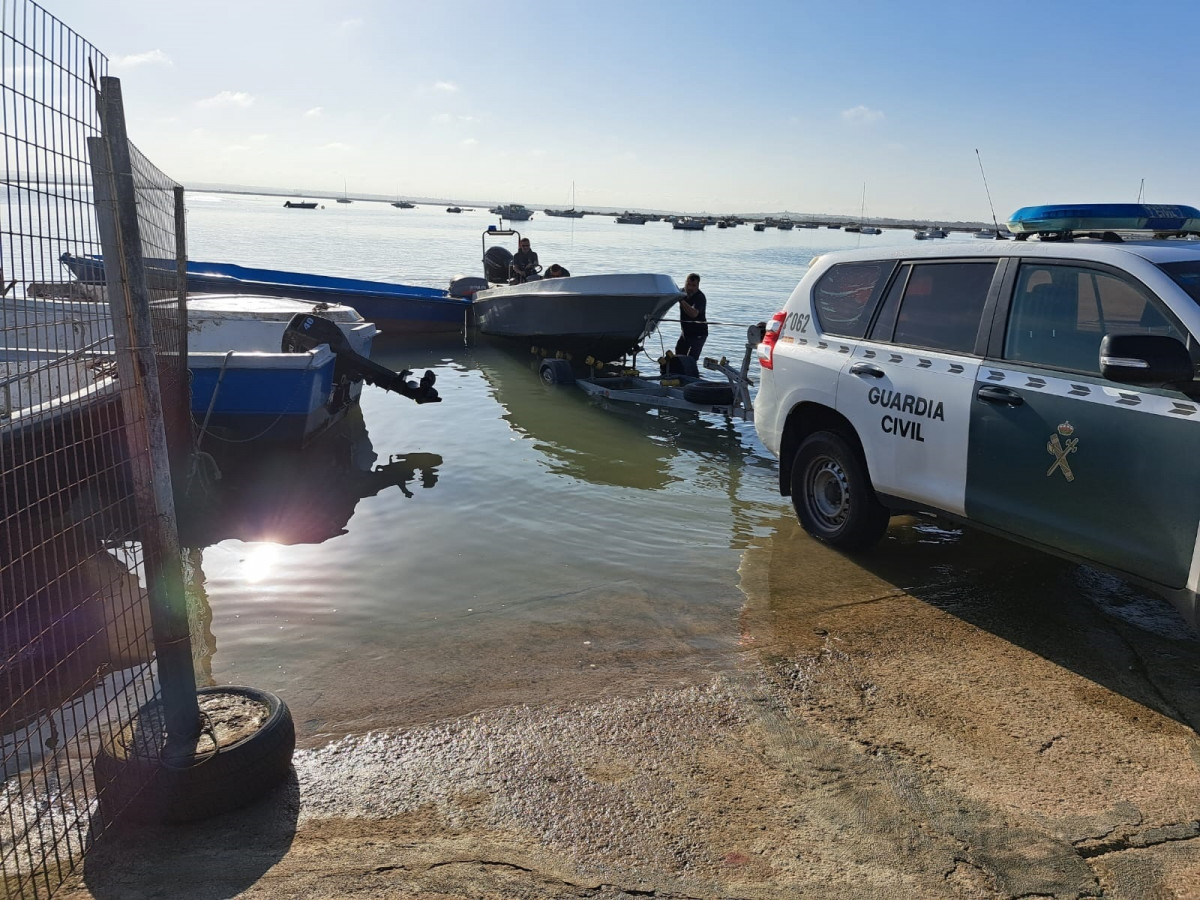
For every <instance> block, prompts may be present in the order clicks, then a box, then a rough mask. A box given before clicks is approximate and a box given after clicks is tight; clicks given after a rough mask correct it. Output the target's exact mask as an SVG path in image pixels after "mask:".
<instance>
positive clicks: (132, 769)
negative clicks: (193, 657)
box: [93, 686, 296, 823]
mask: <svg viewBox="0 0 1200 900" xmlns="http://www.w3.org/2000/svg"><path fill="white" fill-rule="evenodd" d="M196 694H197V701H198V702H199V705H200V710H201V712H202V713H204V714H206V715H207V716H208V718H209V719H210V721H211V720H212V719H219V720H220V721H219V722H218V723H216V730H217V733H218V734H220V733H221V728H220V726H221V724H224V725H225V726H227V728H228V729H229V731H230V734H231V735H232V737H231V739H230V740H229V742H228V743H221V744H220V746H219V748H218V749H217V750H215V751H210V752H205V751H203V750H202V751H200V752H197V753H194V754H192V755H190V756H189V757H188V758H186V759H183V760H179V759H175V760H171V761H166V760H163V759H160V758H159V756H158V753H157V750H156V747H157V741H156V740H154V739H153V738H152V737H151V735H152V734H154V733H156V732H157V731H159V730H160V729H161V720H162V705H161V703H160V702H159V701H157V700H155V701H152V702H151V703H148V704H146V705H145V706H143V707H142V708H141V709H140V710H138V712H137V714H136V715H135V716H134V718H133V720H132V722H130V723H128V724H126V726H125V727H124V728H122V729H121V731H120V732H118V733H116V734H114V735H111V736H109V737H108V738H106V739H105V740H103V741H102V742H101V744H100V750H99V752H98V753H97V755H96V758H95V760H94V761H93V772H94V775H95V780H96V789H97V792H98V795H99V800H100V808H101V813H102V815H103V817H104V819H105V820H107V821H112V820H113V819H115V818H116V817H117V816H120V817H121V818H122V819H124V820H127V821H134V822H141V823H163V822H190V821H195V820H198V819H206V818H209V817H210V816H215V815H218V814H219V813H224V812H228V811H230V810H233V809H238V808H240V807H242V806H246V805H248V804H250V803H252V802H253V801H255V800H257V799H259V798H260V797H262V796H263V795H264V794H266V793H267V792H268V791H270V790H271V789H273V788H274V787H275V786H276V785H277V784H279V783H280V782H282V781H283V780H284V778H286V777H287V774H288V772H289V771H290V769H291V764H292V753H293V752H294V751H295V748H296V726H295V723H294V722H293V721H292V714H291V711H290V710H289V709H288V708H287V704H285V703H284V702H283V701H282V700H281V699H279V697H277V696H275V695H274V694H272V693H269V692H267V691H260V690H257V689H255V688H248V687H232V686H223V687H209V688H200V689H199V690H198V691H197V692H196ZM139 729H144V730H145V731H146V734H145V735H143V736H139V734H138V731H139ZM210 746H211V745H210Z"/></svg>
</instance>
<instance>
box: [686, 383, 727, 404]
mask: <svg viewBox="0 0 1200 900" xmlns="http://www.w3.org/2000/svg"><path fill="white" fill-rule="evenodd" d="M683 399H684V400H686V401H688V403H698V404H700V405H701V406H729V405H731V404H732V403H733V385H731V384H730V383H729V382H728V381H693V382H691V383H690V384H685V385H684V386H683Z"/></svg>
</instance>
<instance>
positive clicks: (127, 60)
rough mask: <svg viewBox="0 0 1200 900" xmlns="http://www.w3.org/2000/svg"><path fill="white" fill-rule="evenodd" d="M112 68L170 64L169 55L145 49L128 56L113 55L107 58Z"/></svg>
mask: <svg viewBox="0 0 1200 900" xmlns="http://www.w3.org/2000/svg"><path fill="white" fill-rule="evenodd" d="M109 63H110V64H111V65H112V67H113V68H114V69H136V68H137V67H138V66H171V65H174V63H172V62H171V57H169V56H167V54H165V53H163V52H162V51H161V50H147V51H146V52H145V53H134V54H131V55H130V56H114V57H113V58H112V59H110V60H109Z"/></svg>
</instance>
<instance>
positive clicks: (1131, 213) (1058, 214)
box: [1008, 203, 1200, 234]
mask: <svg viewBox="0 0 1200 900" xmlns="http://www.w3.org/2000/svg"><path fill="white" fill-rule="evenodd" d="M1008 230H1009V231H1011V232H1012V233H1013V234H1045V233H1055V232H1064V231H1195V232H1200V209H1196V208H1195V207H1194V206H1160V205H1158V204H1153V203H1072V204H1061V205H1057V206H1025V207H1022V208H1021V209H1018V210H1017V211H1016V212H1015V213H1013V214H1012V218H1011V219H1009V221H1008Z"/></svg>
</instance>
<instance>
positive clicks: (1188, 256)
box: [755, 204, 1200, 627]
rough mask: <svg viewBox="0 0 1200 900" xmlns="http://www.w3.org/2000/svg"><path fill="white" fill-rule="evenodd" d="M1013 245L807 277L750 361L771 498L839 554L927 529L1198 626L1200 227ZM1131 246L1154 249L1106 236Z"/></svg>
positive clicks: (1170, 221)
mask: <svg viewBox="0 0 1200 900" xmlns="http://www.w3.org/2000/svg"><path fill="white" fill-rule="evenodd" d="M1137 211H1141V215H1140V216H1139V215H1136V214H1135V213H1136V212H1137ZM1009 227H1010V229H1011V230H1013V231H1014V232H1015V233H1017V235H1018V237H1019V238H1022V239H1020V240H1017V241H986V242H985V241H980V240H975V241H970V242H968V241H955V242H943V241H938V242H936V244H933V245H930V244H921V245H918V246H916V247H894V248H884V249H873V250H855V251H846V252H839V253H830V254H828V255H825V256H820V257H818V258H817V259H815V260H813V262H812V265H811V267H810V268H809V270H808V273H807V274H806V275H805V276H804V278H803V280H801V282H800V284H799V285H798V286H797V288H796V289H795V291H793V292H792V295H791V297H789V298H788V301H787V304H786V306H785V307H784V309H783V311H782V312H779V313H777V314H776V315H775V317H774V319H773V320H772V321H771V322H770V323H769V325H768V328H767V334H766V337H765V339H764V340H763V342H762V343H761V344H760V345H759V348H758V355H759V361H760V364H761V367H762V373H761V374H762V378H761V384H760V387H759V392H758V396H757V398H756V400H755V426H756V428H757V430H758V433H759V436H760V437H761V438H762V440H763V442H764V443H765V444H766V446H767V447H768V448H769V449H770V450H771V452H773V453H774V454H775V455H776V456H778V457H779V460H780V466H779V489H780V492H781V493H782V494H784V495H790V496H791V498H792V503H793V505H794V506H795V509H796V513H797V515H798V517H799V519H800V522H801V524H803V526H804V527H805V528H806V529H807V530H808V531H809V532H810V533H811V534H812V535H814V536H815V537H817V538H818V539H820V540H822V541H825V542H826V543H829V544H831V545H833V546H835V547H839V548H842V549H845V550H860V549H864V548H866V547H868V546H870V545H872V544H874V543H875V542H876V541H877V540H878V539H879V538H880V537H881V536H882V535H883V533H884V531H885V530H886V528H887V525H888V519H889V517H890V516H891V515H892V514H893V513H897V512H913V511H916V512H922V511H923V512H931V513H935V514H939V515H943V516H947V517H949V518H951V519H956V520H959V521H962V522H966V523H969V524H971V525H975V526H978V527H981V528H985V529H987V530H990V531H992V532H995V533H997V534H1000V535H1003V536H1006V537H1009V538H1013V539H1016V540H1019V541H1022V542H1025V543H1030V544H1033V545H1035V546H1038V547H1041V548H1044V549H1046V550H1048V551H1051V552H1053V553H1057V554H1059V555H1062V556H1065V557H1068V558H1071V559H1076V560H1079V561H1084V562H1088V563H1093V564H1096V565H1099V566H1101V567H1104V568H1107V569H1110V570H1112V571H1114V572H1117V573H1119V574H1121V575H1123V576H1126V577H1128V578H1129V579H1131V580H1133V581H1136V582H1138V583H1142V584H1145V585H1147V586H1149V587H1150V588H1152V589H1154V590H1156V591H1158V592H1159V593H1162V594H1164V595H1166V596H1167V597H1168V598H1169V599H1171V600H1172V602H1174V603H1175V605H1176V606H1177V607H1178V608H1179V609H1180V610H1181V612H1183V614H1184V616H1185V618H1186V619H1187V620H1188V621H1189V623H1190V624H1191V625H1192V626H1193V627H1197V625H1198V619H1197V613H1198V607H1197V600H1196V597H1197V591H1198V589H1200V379H1198V378H1197V372H1198V369H1197V364H1198V363H1200V341H1198V338H1200V241H1197V240H1194V239H1189V238H1191V237H1192V236H1193V233H1195V232H1198V231H1200V211H1197V210H1194V209H1191V208H1190V207H1166V208H1164V207H1142V206H1135V205H1133V204H1121V205H1106V206H1103V207H1087V206H1080V207H1054V208H1051V207H1034V208H1031V209H1029V210H1022V211H1020V212H1019V213H1018V214H1017V215H1016V216H1014V219H1013V221H1012V222H1010V225H1009ZM1134 227H1141V228H1143V229H1147V230H1148V231H1150V232H1153V233H1152V234H1138V235H1135V236H1132V237H1131V236H1130V235H1129V234H1122V233H1118V232H1117V231H1116V230H1115V229H1126V228H1134ZM1031 232H1032V233H1033V234H1034V239H1032V240H1025V239H1024V238H1026V237H1029V236H1030V233H1031Z"/></svg>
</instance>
